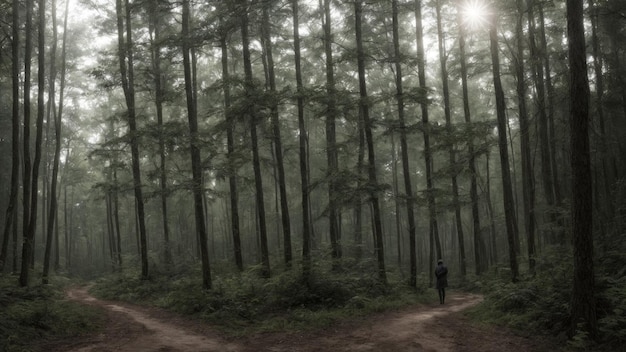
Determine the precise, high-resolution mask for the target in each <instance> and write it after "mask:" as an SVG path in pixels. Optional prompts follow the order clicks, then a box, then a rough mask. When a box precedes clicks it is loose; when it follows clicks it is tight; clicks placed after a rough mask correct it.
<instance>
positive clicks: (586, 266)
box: [567, 0, 598, 339]
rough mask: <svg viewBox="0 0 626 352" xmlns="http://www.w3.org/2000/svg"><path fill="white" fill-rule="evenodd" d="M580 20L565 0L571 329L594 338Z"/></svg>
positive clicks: (577, 1)
mask: <svg viewBox="0 0 626 352" xmlns="http://www.w3.org/2000/svg"><path fill="white" fill-rule="evenodd" d="M583 22H584V21H583V1H582V0H567V38H568V52H569V72H570V123H571V132H570V138H571V140H570V143H571V166H572V223H571V231H572V239H573V244H574V282H573V286H572V302H571V318H572V319H571V324H572V326H571V331H572V333H576V332H577V331H578V329H579V328H582V329H583V330H584V331H586V332H587V333H589V335H590V336H591V338H594V339H595V338H596V336H597V328H598V326H597V323H598V321H597V315H596V305H595V303H596V301H595V295H594V288H595V277H594V272H593V267H594V265H593V218H592V216H593V209H592V188H593V186H592V179H591V157H590V151H589V100H590V93H589V81H588V78H587V61H586V58H587V53H586V50H585V49H586V46H585V29H584V23H583ZM580 325H582V326H580Z"/></svg>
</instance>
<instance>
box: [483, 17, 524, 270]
mask: <svg viewBox="0 0 626 352" xmlns="http://www.w3.org/2000/svg"><path fill="white" fill-rule="evenodd" d="M496 21H497V17H496V16H495V14H492V16H491V21H490V26H489V47H490V50H491V65H492V73H493V85H494V90H495V96H496V115H497V126H498V146H499V149H500V169H501V177H502V196H503V200H504V217H505V222H506V234H507V239H508V244H509V265H510V267H511V280H512V281H513V282H517V280H518V276H519V269H518V265H517V253H516V250H515V248H516V245H515V239H516V238H517V235H516V234H517V219H516V217H515V200H514V199H513V185H512V183H511V169H510V163H509V151H508V144H507V136H506V133H507V123H506V103H505V101H504V89H503V88H502V80H501V79H500V54H499V52H498V50H499V48H498V30H497V23H496Z"/></svg>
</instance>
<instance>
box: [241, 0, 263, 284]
mask: <svg viewBox="0 0 626 352" xmlns="http://www.w3.org/2000/svg"><path fill="white" fill-rule="evenodd" d="M240 4H241V8H240V11H241V16H240V18H241V39H242V43H243V64H244V72H245V90H246V96H247V98H248V102H247V104H249V110H248V111H247V114H248V117H249V119H250V143H251V144H252V164H253V168H254V184H255V190H256V209H257V216H258V222H259V240H260V247H261V248H260V249H261V265H262V268H261V276H263V277H264V278H269V277H270V258H269V250H268V248H267V224H266V219H265V201H264V198H265V197H264V196H263V178H262V174H261V162H260V159H259V145H258V137H257V129H256V124H257V116H256V113H255V109H256V107H255V105H256V102H255V100H256V99H257V97H256V94H257V93H256V89H255V85H254V78H253V76H252V62H251V58H250V39H249V35H248V11H249V8H248V1H247V0H240Z"/></svg>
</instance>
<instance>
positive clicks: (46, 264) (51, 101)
mask: <svg viewBox="0 0 626 352" xmlns="http://www.w3.org/2000/svg"><path fill="white" fill-rule="evenodd" d="M66 3H69V0H66ZM50 8H51V10H52V44H51V50H50V76H49V77H50V79H49V83H48V84H49V88H48V90H49V92H48V93H49V95H48V109H49V110H53V113H52V114H53V117H54V143H55V144H54V160H53V162H52V163H53V164H52V180H51V184H50V206H49V208H48V223H47V224H46V225H47V229H46V249H45V253H44V261H43V274H42V279H41V281H42V283H43V284H44V285H45V284H47V283H48V273H49V270H50V255H51V254H52V239H53V237H54V225H55V223H56V221H57V220H56V213H57V180H58V176H59V162H60V159H61V115H58V114H57V111H56V103H55V99H56V97H55V94H56V93H55V87H56V85H55V83H56V76H57V69H56V50H57V45H58V44H57V37H58V33H57V10H56V0H52V1H51V4H50ZM66 13H67V10H66ZM66 18H67V16H66ZM66 22H67V20H66ZM61 94H63V93H61ZM59 110H61V108H59ZM48 114H51V112H50V111H48Z"/></svg>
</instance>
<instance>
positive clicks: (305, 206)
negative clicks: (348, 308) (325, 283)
mask: <svg viewBox="0 0 626 352" xmlns="http://www.w3.org/2000/svg"><path fill="white" fill-rule="evenodd" d="M291 10H292V15H293V44H294V45H293V46H294V61H295V62H294V64H295V69H296V87H297V93H296V94H297V97H296V100H297V105H298V131H299V135H298V147H299V154H300V193H301V194H302V274H303V277H304V278H305V279H308V278H309V276H310V274H311V248H310V243H311V233H310V228H311V220H310V217H309V214H310V209H309V201H310V200H309V177H308V174H309V170H308V162H307V150H306V136H307V134H306V128H305V124H304V95H303V94H304V92H303V88H304V87H303V83H302V62H301V61H302V59H301V50H300V29H299V23H300V17H299V14H298V0H292V1H291ZM324 38H325V41H324V43H326V37H324ZM324 45H325V46H326V44H324ZM326 54H327V55H328V52H327V53H326ZM327 65H328V57H327ZM326 70H327V71H326V72H327V73H328V67H327V69H326ZM331 75H332V58H331ZM327 118H328V117H327ZM331 228H332V224H331Z"/></svg>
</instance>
